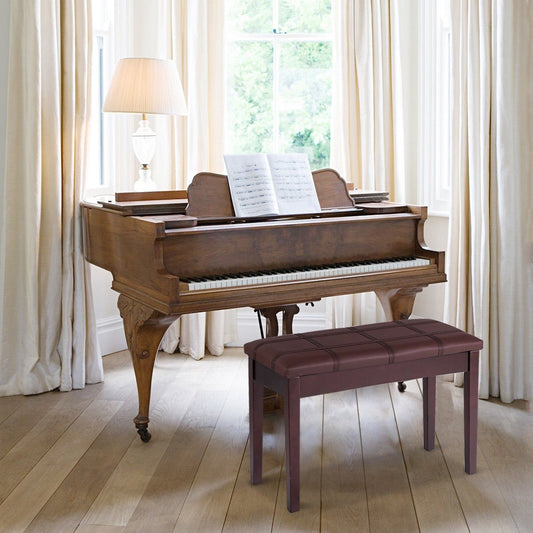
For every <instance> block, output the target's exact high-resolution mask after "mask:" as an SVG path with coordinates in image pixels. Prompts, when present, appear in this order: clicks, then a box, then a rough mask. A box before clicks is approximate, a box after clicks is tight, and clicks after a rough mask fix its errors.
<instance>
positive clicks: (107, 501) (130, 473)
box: [81, 379, 194, 526]
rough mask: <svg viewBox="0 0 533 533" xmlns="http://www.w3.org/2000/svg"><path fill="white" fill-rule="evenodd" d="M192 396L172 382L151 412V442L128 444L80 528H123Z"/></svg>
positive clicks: (189, 392) (186, 388)
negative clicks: (93, 526) (90, 526)
mask: <svg viewBox="0 0 533 533" xmlns="http://www.w3.org/2000/svg"><path fill="white" fill-rule="evenodd" d="M193 395H194V393H193V390H191V388H190V387H188V386H187V385H182V384H180V383H179V380H178V379H176V380H174V386H170V387H169V389H168V390H167V392H166V393H165V394H164V395H163V397H162V398H161V399H160V400H159V402H157V403H156V404H155V405H154V406H153V407H152V409H151V415H150V429H151V431H152V433H153V437H152V440H151V441H150V442H148V443H144V442H141V440H140V439H135V440H133V441H132V443H131V445H130V447H129V448H128V450H127V452H126V453H125V454H124V456H123V458H122V460H121V461H120V463H119V464H118V465H117V467H116V469H115V471H114V472H113V474H112V475H111V477H110V478H109V480H108V481H107V483H106V484H105V486H104V488H103V489H102V491H101V492H100V494H99V495H98V497H97V498H96V500H95V501H94V503H93V505H92V506H91V508H90V509H89V511H88V512H87V514H86V515H85V516H84V518H83V520H82V522H81V525H102V526H126V525H127V523H128V521H129V520H130V518H131V516H132V514H133V512H134V511H135V508H136V507H137V505H138V503H139V501H140V499H141V497H142V495H143V492H144V491H145V489H146V487H147V486H148V484H149V483H150V480H151V478H152V476H153V475H154V472H155V470H156V468H157V465H158V463H159V461H160V460H161V457H162V456H163V454H164V453H165V451H166V449H167V447H168V445H169V443H170V441H171V440H172V437H173V435H174V433H175V431H176V428H177V427H178V425H179V423H180V421H181V419H182V418H183V416H184V414H185V413H186V411H187V409H188V408H189V405H190V403H191V401H192V398H193Z"/></svg>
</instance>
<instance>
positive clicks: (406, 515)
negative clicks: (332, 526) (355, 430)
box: [357, 385, 418, 533]
mask: <svg viewBox="0 0 533 533" xmlns="http://www.w3.org/2000/svg"><path fill="white" fill-rule="evenodd" d="M357 402H358V408H359V420H360V423H361V439H362V443H363V463H364V468H365V482H366V490H367V496H368V513H369V523H370V531H376V532H380V531H395V532H398V533H399V532H409V533H411V532H413V531H418V523H417V520H416V515H415V512H414V508H413V500H412V497H411V490H410V487H409V480H408V477H407V473H406V470H405V464H404V460H403V456H402V450H401V446H400V442H399V439H398V430H397V427H396V421H395V419H394V412H393V409H392V403H391V399H390V395H389V389H388V386H387V385H377V386H374V387H364V388H362V389H358V390H357Z"/></svg>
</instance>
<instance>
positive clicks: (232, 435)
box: [0, 348, 533, 533]
mask: <svg viewBox="0 0 533 533" xmlns="http://www.w3.org/2000/svg"><path fill="white" fill-rule="evenodd" d="M104 366H105V379H106V381H105V383H102V384H98V385H92V386H88V387H86V388H85V389H83V390H80V391H73V392H70V393H60V392H50V393H47V394H42V395H39V396H33V397H22V396H15V397H7V398H0V517H1V519H0V531H1V532H9V533H13V532H17V531H28V532H39V533H42V532H45V533H47V532H53V533H56V532H72V531H77V532H81V533H92V532H102V533H115V532H137V531H144V532H172V531H176V532H192V531H198V532H200V531H201V532H219V531H225V532H246V531H250V532H251V531H253V532H263V531H302V532H307V531H323V532H326V531H327V532H345V531H350V532H359V531H361V532H392V531H394V532H395V533H398V532H412V531H423V532H426V531H427V532H451V531H453V532H459V531H476V532H477V531H479V532H483V533H492V532H497V531H498V532H499V531H523V532H527V531H533V506H532V505H531V503H532V502H533V409H532V407H531V406H530V404H529V403H527V402H515V403H513V404H511V405H503V404H501V403H499V402H497V401H480V404H479V448H478V472H477V474H475V475H472V476H469V475H467V474H465V473H464V470H463V467H464V463H463V425H462V424H463V418H462V389H459V388H456V387H454V386H453V385H452V384H451V383H448V382H445V381H438V390H437V439H436V446H435V450H433V451H431V452H426V451H424V449H423V436H422V398H421V394H420V387H419V384H418V383H417V382H414V381H413V382H409V383H408V387H407V391H406V392H405V393H403V394H400V393H399V392H398V390H397V388H396V385H395V384H391V385H389V386H387V385H382V386H376V387H368V388H364V389H359V390H358V391H346V392H342V393H336V394H328V395H326V396H317V397H313V398H305V399H303V400H302V420H301V435H302V438H301V441H302V449H301V470H302V472H301V475H302V479H301V484H302V485H301V486H302V489H301V510H300V511H299V512H298V513H294V514H290V513H288V511H287V509H286V506H285V505H286V503H285V480H284V466H283V463H284V457H283V421H282V419H281V417H280V416H269V417H267V418H266V421H265V430H266V434H265V444H264V466H263V470H264V481H263V483H262V484H260V485H257V486H254V487H252V486H251V485H250V483H249V472H248V468H249V458H248V403H247V360H246V358H245V356H244V354H243V352H242V350H241V349H238V348H231V349H227V350H226V352H225V354H224V355H223V356H222V357H219V358H216V357H211V356H208V357H206V358H205V359H204V360H203V361H199V362H198V361H194V360H192V359H190V358H187V357H184V356H182V355H169V354H165V353H160V354H159V356H158V360H157V362H156V368H155V372H154V380H153V387H152V391H153V393H152V407H151V422H150V429H151V432H152V435H153V437H152V440H151V441H150V442H149V443H148V444H145V443H142V442H141V441H140V439H139V438H138V437H137V435H136V432H135V430H134V426H133V423H132V418H133V416H134V415H135V414H136V408H137V403H136V389H135V385H134V378H133V370H132V367H131V364H130V362H129V355H128V353H127V352H120V353H117V354H113V355H110V356H107V357H105V358H104Z"/></svg>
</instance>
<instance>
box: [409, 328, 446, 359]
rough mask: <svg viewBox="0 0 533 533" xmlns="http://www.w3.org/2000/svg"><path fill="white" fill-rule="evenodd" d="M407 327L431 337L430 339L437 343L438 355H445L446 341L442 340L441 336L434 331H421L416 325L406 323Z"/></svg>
mask: <svg viewBox="0 0 533 533" xmlns="http://www.w3.org/2000/svg"><path fill="white" fill-rule="evenodd" d="M405 327H406V328H408V329H410V330H412V331H415V332H416V333H420V334H421V335H425V336H426V337H429V338H430V339H432V340H434V341H435V342H436V343H437V357H441V356H442V355H443V353H444V343H443V342H442V339H441V338H440V337H437V335H434V334H433V333H426V332H425V331H421V330H420V329H419V328H416V327H415V326H411V325H408V324H405Z"/></svg>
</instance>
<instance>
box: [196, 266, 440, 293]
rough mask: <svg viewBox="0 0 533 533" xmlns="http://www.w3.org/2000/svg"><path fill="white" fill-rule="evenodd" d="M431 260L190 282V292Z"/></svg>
mask: <svg viewBox="0 0 533 533" xmlns="http://www.w3.org/2000/svg"><path fill="white" fill-rule="evenodd" d="M429 264H430V261H429V259H423V258H414V259H411V258H410V259H401V260H397V259H394V260H389V261H383V262H375V263H369V264H359V265H351V266H342V265H341V266H334V267H325V268H322V269H310V270H307V269H305V270H301V271H298V270H296V271H294V272H280V273H279V274H276V273H273V274H265V275H255V276H242V277H228V278H223V279H216V280H209V279H207V280H204V281H191V282H189V284H188V285H189V290H190V291H198V290H208V289H223V288H227V287H245V286H250V285H252V286H253V285H262V284H269V283H284V282H291V281H300V280H313V279H321V278H327V277H334V276H351V275H356V274H367V273H371V272H386V271H390V270H398V269H402V268H412V267H419V266H426V265H429Z"/></svg>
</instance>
